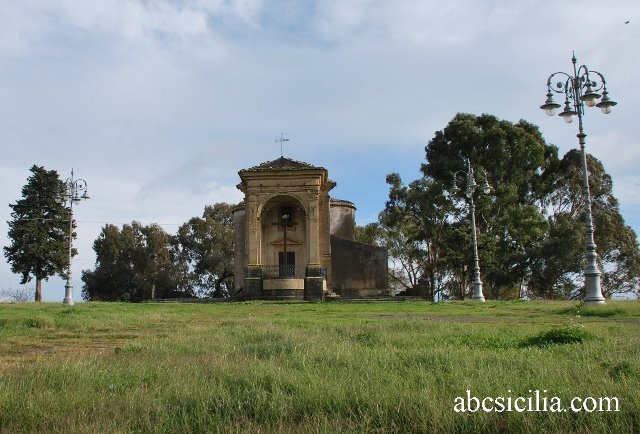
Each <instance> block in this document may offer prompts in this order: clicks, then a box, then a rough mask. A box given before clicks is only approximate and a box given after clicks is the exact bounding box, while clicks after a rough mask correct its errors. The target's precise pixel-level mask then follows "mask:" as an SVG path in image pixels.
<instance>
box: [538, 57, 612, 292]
mask: <svg viewBox="0 0 640 434" xmlns="http://www.w3.org/2000/svg"><path fill="white" fill-rule="evenodd" d="M571 61H572V63H573V74H567V73H566V72H554V73H553V74H551V75H550V76H549V78H548V79H547V100H546V101H545V103H544V104H542V105H541V106H540V108H541V109H542V110H544V111H545V113H546V114H547V115H549V116H553V115H554V114H555V112H556V110H557V109H558V108H560V104H558V103H556V102H555V101H554V100H553V92H555V93H559V94H563V95H564V109H563V110H562V112H561V113H559V116H560V117H562V119H564V121H565V122H567V123H571V122H573V117H574V116H576V115H577V116H578V134H577V137H578V143H579V144H580V151H581V153H582V181H583V187H582V190H583V195H584V205H585V219H586V222H585V224H586V235H587V245H586V260H587V264H586V267H585V270H584V288H585V296H584V301H585V303H604V302H605V299H604V297H603V296H602V290H601V287H600V274H601V273H600V270H599V269H598V261H597V259H598V254H597V252H596V243H595V240H594V236H593V232H594V229H593V215H592V213H591V193H590V192H589V172H588V170H587V154H586V152H585V148H584V145H585V143H586V142H585V138H586V137H587V135H586V134H585V133H584V129H583V126H582V116H583V115H584V106H585V105H586V106H587V107H598V108H599V109H600V110H602V113H604V114H609V113H611V108H612V107H613V106H614V105H616V104H617V103H616V102H615V101H613V100H612V99H610V98H609V92H608V91H607V83H606V80H605V79H604V76H603V75H602V74H601V73H599V72H598V71H592V70H590V69H589V68H587V66H586V65H581V66H580V67H577V66H576V55H575V53H574V54H573V57H572V59H571ZM600 90H602V94H600V93H599V91H600ZM598 100H600V101H599V102H598Z"/></svg>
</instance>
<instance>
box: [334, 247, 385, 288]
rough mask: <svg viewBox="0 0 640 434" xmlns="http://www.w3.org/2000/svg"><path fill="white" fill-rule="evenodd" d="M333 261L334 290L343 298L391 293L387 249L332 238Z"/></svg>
mask: <svg viewBox="0 0 640 434" xmlns="http://www.w3.org/2000/svg"><path fill="white" fill-rule="evenodd" d="M331 262H332V273H333V279H332V287H333V289H334V291H335V292H336V293H338V294H340V295H341V296H372V295H387V294H388V292H389V290H388V287H389V281H388V275H387V270H388V255H387V250H386V249H385V248H383V247H377V246H373V245H370V244H365V243H360V242H358V241H354V240H349V239H346V238H342V237H339V236H336V235H331Z"/></svg>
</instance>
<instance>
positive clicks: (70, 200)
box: [60, 169, 89, 306]
mask: <svg viewBox="0 0 640 434" xmlns="http://www.w3.org/2000/svg"><path fill="white" fill-rule="evenodd" d="M81 194H82V195H81ZM60 199H61V200H62V202H63V203H64V206H67V207H69V267H68V268H67V284H66V285H64V300H62V302H63V303H64V304H67V305H69V306H73V304H74V303H73V284H72V283H71V258H72V251H73V204H74V203H78V202H80V201H81V200H84V199H89V195H88V194H87V181H85V180H84V179H75V178H74V177H73V169H71V178H67V180H66V181H65V183H64V190H63V191H62V194H61V195H60Z"/></svg>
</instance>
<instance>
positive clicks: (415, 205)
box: [379, 173, 451, 299]
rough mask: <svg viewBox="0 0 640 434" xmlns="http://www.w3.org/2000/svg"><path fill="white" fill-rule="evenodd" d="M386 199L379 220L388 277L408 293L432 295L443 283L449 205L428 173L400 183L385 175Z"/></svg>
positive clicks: (429, 297) (440, 189)
mask: <svg viewBox="0 0 640 434" xmlns="http://www.w3.org/2000/svg"><path fill="white" fill-rule="evenodd" d="M387 183H388V184H389V185H390V189H389V200H388V201H387V203H386V205H385V209H384V211H382V212H381V213H380V216H379V220H380V225H381V228H382V229H383V232H384V234H385V237H384V238H385V240H386V246H387V249H388V251H389V256H390V259H391V263H392V267H391V268H390V270H389V277H390V279H391V281H392V282H395V283H396V284H397V285H398V286H400V287H401V288H402V289H403V290H404V291H406V292H407V293H408V294H415V295H421V296H424V297H426V298H428V299H433V298H434V296H435V295H436V294H438V293H439V292H441V291H442V289H443V285H444V277H445V273H444V269H443V267H442V260H443V253H444V249H443V246H444V244H443V242H444V235H445V232H446V231H445V228H446V226H447V216H448V213H449V212H450V211H451V207H450V205H449V204H448V203H447V202H446V201H445V200H444V196H443V194H442V186H441V185H439V184H437V183H435V182H433V180H432V179H430V178H428V177H423V178H422V179H419V180H416V181H413V182H411V183H410V184H409V185H408V186H404V185H403V184H402V179H401V178H400V176H399V175H398V174H395V173H392V174H390V175H387Z"/></svg>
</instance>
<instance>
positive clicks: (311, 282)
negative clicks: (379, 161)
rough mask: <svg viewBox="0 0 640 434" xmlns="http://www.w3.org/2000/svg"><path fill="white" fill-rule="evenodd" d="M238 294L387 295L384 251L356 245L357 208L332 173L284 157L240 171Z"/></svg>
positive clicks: (287, 296) (252, 296)
mask: <svg viewBox="0 0 640 434" xmlns="http://www.w3.org/2000/svg"><path fill="white" fill-rule="evenodd" d="M238 175H239V176H240V181H241V182H240V184H238V186H237V187H238V189H239V190H240V191H242V193H243V194H244V200H243V201H242V202H241V203H240V204H239V205H238V206H236V207H235V208H234V210H233V221H234V247H235V269H234V293H235V296H236V297H237V298H241V299H296V298H299V299H305V300H324V299H326V298H338V297H358V298H359V297H375V296H382V295H388V293H389V290H388V277H387V267H388V256H387V251H386V249H384V248H381V247H378V246H373V245H369V244H365V243H361V242H358V241H355V240H354V228H355V211H356V207H355V205H354V204H353V203H352V202H349V201H346V200H338V199H334V198H332V197H331V196H330V195H329V192H330V191H331V189H332V188H334V187H335V186H336V183H335V182H333V181H331V180H330V179H329V174H328V171H327V169H325V168H323V167H318V166H313V165H311V164H308V163H305V162H301V161H295V160H292V159H289V158H285V157H282V156H281V157H280V158H278V159H276V160H273V161H267V162H265V163H262V164H259V165H257V166H254V167H250V168H248V169H242V170H240V171H239V172H238Z"/></svg>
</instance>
